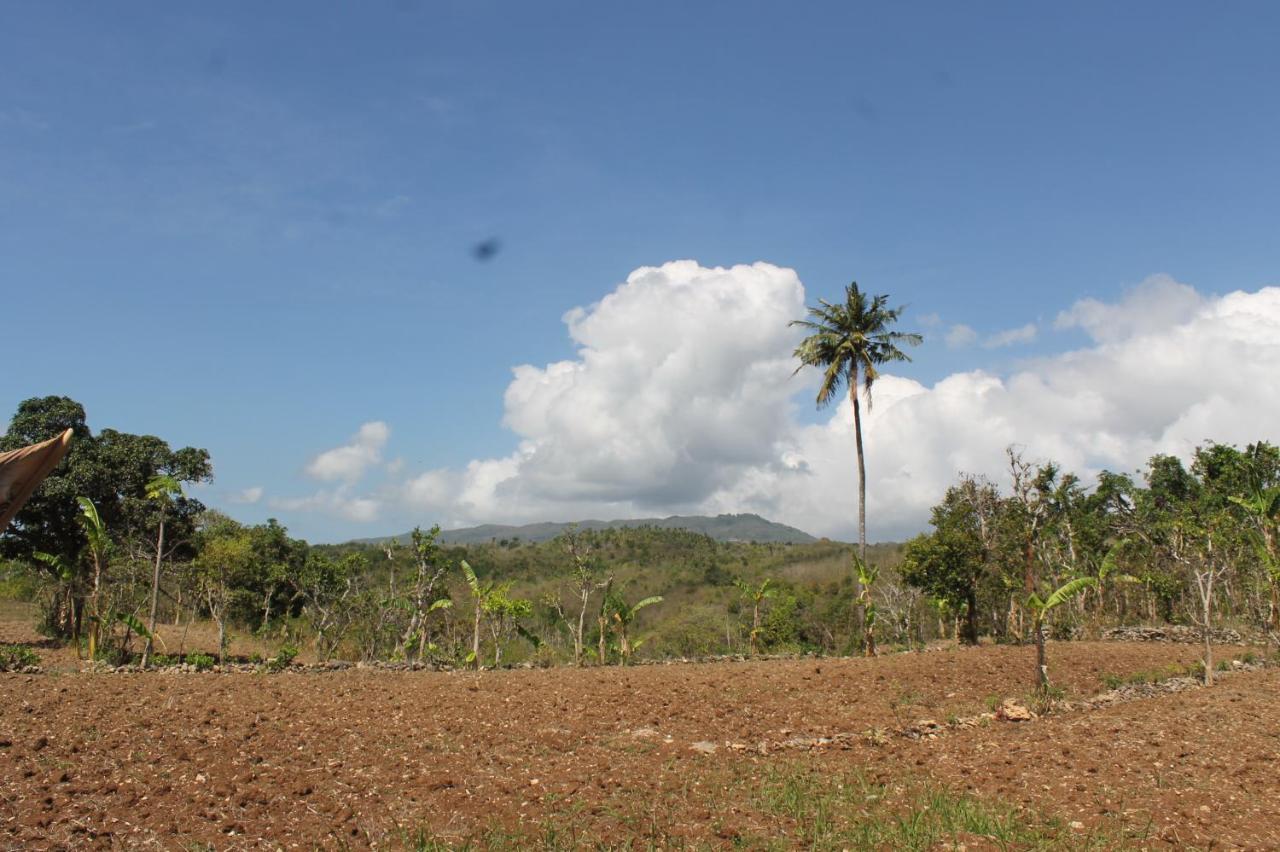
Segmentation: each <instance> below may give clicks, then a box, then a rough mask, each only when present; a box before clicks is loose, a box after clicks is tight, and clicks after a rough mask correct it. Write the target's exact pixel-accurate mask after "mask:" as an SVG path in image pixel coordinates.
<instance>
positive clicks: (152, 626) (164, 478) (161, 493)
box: [142, 473, 182, 669]
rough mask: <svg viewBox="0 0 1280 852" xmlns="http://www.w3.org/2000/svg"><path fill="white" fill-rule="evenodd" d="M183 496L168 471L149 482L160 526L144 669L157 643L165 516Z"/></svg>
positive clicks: (153, 572) (175, 480)
mask: <svg viewBox="0 0 1280 852" xmlns="http://www.w3.org/2000/svg"><path fill="white" fill-rule="evenodd" d="M181 496H182V484H181V483H179V482H178V480H177V479H176V478H175V477H173V476H170V475H169V474H167V473H162V474H160V475H159V476H156V477H153V478H152V479H151V481H150V482H148V483H147V499H148V500H150V501H152V502H153V503H155V504H156V505H157V506H158V507H159V509H160V528H159V532H158V533H157V534H156V559H155V567H154V569H153V570H152V572H151V606H150V609H149V610H148V615H147V629H146V630H144V631H142V634H143V635H145V636H146V639H147V644H146V645H145V646H144V647H143V649H142V667H143V668H144V669H145V668H146V667H147V663H149V662H150V661H151V649H152V646H153V645H154V644H155V643H154V638H153V635H154V634H155V632H156V603H157V602H158V600H159V597H160V563H161V561H162V560H163V559H164V522H165V517H166V515H167V514H168V512H169V506H170V504H171V503H172V502H173V498H175V497H181Z"/></svg>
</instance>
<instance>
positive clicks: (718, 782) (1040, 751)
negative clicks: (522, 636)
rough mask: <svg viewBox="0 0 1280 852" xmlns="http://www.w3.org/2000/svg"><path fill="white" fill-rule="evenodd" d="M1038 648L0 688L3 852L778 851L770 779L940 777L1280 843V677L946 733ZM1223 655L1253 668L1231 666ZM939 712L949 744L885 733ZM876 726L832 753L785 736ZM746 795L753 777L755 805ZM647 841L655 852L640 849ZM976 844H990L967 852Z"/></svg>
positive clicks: (1222, 835)
mask: <svg viewBox="0 0 1280 852" xmlns="http://www.w3.org/2000/svg"><path fill="white" fill-rule="evenodd" d="M1197 651H1198V649H1197V648H1195V647H1192V646H1186V645H1173V644H1154V643H1142V644H1127V643H1084V642H1077V643H1061V644H1059V643H1053V644H1051V646H1050V661H1051V666H1052V667H1051V673H1052V676H1053V678H1054V682H1055V683H1056V684H1057V685H1058V686H1061V687H1063V688H1064V689H1065V690H1066V692H1067V694H1068V695H1073V696H1088V695H1092V694H1095V693H1099V692H1102V691H1104V689H1105V687H1104V685H1103V682H1102V679H1103V676H1104V675H1108V674H1110V675H1124V674H1128V673H1132V672H1137V671H1146V670H1153V669H1158V668H1160V667H1162V666H1166V665H1170V664H1179V665H1185V664H1188V663H1191V662H1193V661H1194V660H1195V659H1196V656H1197ZM1033 653H1034V651H1033V650H1032V649H1029V648H1016V647H983V648H974V649H950V650H939V651H930V652H927V653H912V654H899V655H893V656H885V657H880V658H877V659H871V660H864V659H802V660H787V661H767V662H745V663H709V664H675V665H654V666H636V667H632V668H608V669H581V670H579V669H571V668H559V669H548V670H512V671H496V672H480V673H470V672H465V673H464V672H455V673H442V672H387V671H372V670H360V669H355V670H347V671H343V672H333V673H296V672H286V673H282V674H246V673H229V674H215V673H205V674H177V673H146V674H119V673H104V674H89V673H78V672H65V673H56V672H54V673H43V674H34V675H23V674H5V675H0V708H2V709H0V846H3V847H23V848H53V847H60V846H61V847H67V848H85V847H102V848H107V847H118V846H135V845H137V846H146V845H150V846H153V847H156V848H190V846H192V845H194V844H211V845H213V846H214V847H216V848H219V849H224V848H258V847H262V848H313V847H314V846H316V845H317V844H319V845H342V846H348V847H368V846H375V847H390V848H395V847H399V846H404V845H406V844H411V842H412V840H413V837H414V835H415V834H416V833H417V832H419V831H422V832H424V833H426V834H429V835H430V836H431V837H433V838H435V840H437V841H439V842H441V843H462V842H464V841H466V840H467V839H469V838H472V839H474V838H483V837H485V836H486V833H487V832H493V831H495V830H501V831H502V832H504V833H507V836H512V835H514V836H520V835H526V836H527V837H528V838H530V841H529V842H530V843H533V842H535V841H536V839H537V838H538V837H540V836H542V834H543V833H544V832H545V830H546V827H547V826H549V825H553V826H554V825H572V826H573V828H574V831H575V833H580V834H581V836H582V837H589V838H590V839H591V842H593V843H596V842H603V843H622V842H625V841H627V840H633V841H634V840H636V839H637V838H643V837H646V836H649V837H651V838H652V837H654V836H658V835H657V833H658V832H660V833H661V837H662V838H663V843H671V842H674V841H675V840H682V841H687V842H689V843H690V844H693V845H695V846H697V845H702V846H710V847H712V848H720V847H723V848H729V847H731V846H732V845H733V844H734V843H735V842H739V843H740V842H742V840H743V838H752V837H755V838H774V839H775V840H779V841H780V842H781V843H782V844H783V845H784V846H785V845H788V844H787V840H786V838H788V837H791V836H793V835H792V832H794V830H795V828H796V827H795V826H794V825H791V824H789V822H788V820H787V818H786V817H784V816H779V815H778V814H777V813H774V812H770V811H768V810H767V809H764V808H761V807H758V806H757V805H756V804H755V803H753V800H752V798H751V796H750V795H739V794H740V793H741V792H742V791H743V790H746V789H748V788H749V787H750V785H751V784H752V783H754V782H755V780H757V779H759V778H763V777H765V776H767V775H769V774H770V773H776V772H778V771H793V770H810V769H811V770H814V771H816V772H819V773H823V774H829V775H838V774H840V773H843V772H848V771H852V770H857V771H861V772H865V773H866V774H868V775H869V776H871V777H873V778H879V779H882V780H891V779H895V778H900V777H910V778H913V779H918V780H924V781H933V782H938V783H941V784H945V785H946V786H947V787H949V788H952V789H955V790H957V791H971V792H973V793H975V794H976V795H978V796H979V797H990V798H992V799H995V800H999V801H1001V802H1006V803H1011V804H1015V805H1018V806H1023V805H1025V806H1026V807H1028V808H1031V809H1034V810H1036V811H1037V812H1039V813H1043V814H1046V815H1048V816H1050V817H1056V818H1060V819H1062V820H1066V821H1071V822H1073V823H1077V824H1078V827H1080V828H1081V829H1082V830H1084V831H1092V830H1094V829H1095V827H1096V828H1100V829H1105V830H1107V831H1112V832H1116V831H1118V832H1122V833H1121V834H1115V835H1113V836H1117V837H1119V836H1128V835H1125V834H1123V832H1132V833H1133V834H1132V836H1136V837H1142V838H1144V839H1143V840H1142V841H1141V844H1140V845H1150V846H1162V845H1163V846H1185V845H1187V844H1197V845H1207V844H1208V843H1209V841H1210V840H1216V841H1217V842H1218V843H1219V844H1221V843H1224V842H1225V843H1228V844H1235V845H1240V846H1246V847H1251V848H1257V847H1268V846H1278V845H1280V816H1277V814H1280V784H1277V783H1276V782H1275V767H1276V766H1277V765H1280V760H1278V758H1280V714H1277V713H1275V711H1274V706H1275V705H1274V702H1275V698H1276V696H1277V694H1278V689H1280V671H1276V670H1266V671H1260V672H1249V673H1241V674H1234V675H1232V676H1230V677H1229V678H1226V679H1224V680H1223V681H1222V682H1221V683H1220V684H1219V685H1218V686H1216V687H1214V688H1213V689H1207V690H1206V689H1194V690H1188V691H1186V692H1182V693H1179V694H1176V695H1166V696H1160V697H1156V698H1151V699H1143V700H1138V701H1131V702H1127V703H1123V704H1117V705H1115V706H1111V707H1106V708H1101V709H1094V710H1079V711H1067V712H1062V713H1054V714H1051V715H1048V716H1045V717H1041V718H1038V719H1035V720H1033V721H1030V722H1021V723H1013V722H999V721H997V722H991V723H989V724H984V725H977V726H973V727H955V728H948V727H947V724H946V723H947V720H951V721H954V720H955V719H957V718H960V717H968V716H973V715H976V714H981V713H983V712H984V711H987V710H988V709H989V708H990V707H991V706H992V705H993V704H994V703H995V702H996V701H998V700H1000V699H1003V698H1006V697H1010V696H1013V697H1025V696H1027V694H1028V693H1029V692H1030V679H1031V674H1032V662H1031V661H1032V655H1033ZM1218 653H1219V654H1221V655H1222V656H1223V657H1225V658H1230V657H1231V655H1232V654H1233V653H1234V654H1238V653H1239V649H1230V648H1223V649H1219V651H1218ZM922 720H934V721H936V722H937V723H938V725H939V727H940V728H942V729H943V730H942V732H941V733H940V735H939V736H937V737H936V738H932V739H929V738H926V739H918V740H912V739H908V738H905V737H900V736H892V735H890V736H887V737H880V736H877V735H876V732H891V731H893V730H895V729H899V728H902V727H906V726H911V725H915V724H916V723H918V722H920V721H922ZM850 733H856V734H858V736H857V737H853V738H848V739H847V740H846V741H843V742H842V744H841V747H839V748H835V747H831V748H813V749H810V748H795V747H790V748H788V747H783V746H782V744H783V743H785V742H787V741H794V740H797V739H803V738H808V737H812V738H817V737H824V736H832V735H840V734H850ZM744 785H746V786H745V787H744ZM642 845H644V844H642ZM970 848H973V847H970Z"/></svg>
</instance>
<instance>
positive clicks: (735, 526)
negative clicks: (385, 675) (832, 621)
mask: <svg viewBox="0 0 1280 852" xmlns="http://www.w3.org/2000/svg"><path fill="white" fill-rule="evenodd" d="M634 527H653V528H655V529H671V530H687V531H688V532H695V533H701V534H703V535H706V536H710V537H711V538H713V539H715V540H716V541H750V542H783V543H787V544H803V543H805V542H811V541H817V539H815V538H814V537H813V536H811V535H809V534H808V533H807V532H804V531H803V530H798V529H796V528H795V527H789V526H787V525H786V524H779V523H777V522H775V521H770V520H767V519H765V518H762V517H760V516H759V515H754V514H741V515H716V516H715V517H708V516H706V515H672V516H670V517H667V518H633V519H622V520H616V521H573V522H564V523H554V522H550V521H548V522H545V523H540V524H522V525H520V526H508V525H505V524H482V525H480V526H478V527H463V528H461V529H455V530H442V531H441V532H440V541H441V542H443V543H444V544H485V543H487V542H502V543H506V542H508V541H533V542H538V541H550V540H551V539H553V538H555V537H556V536H559V535H562V534H563V533H564V532H565V531H566V530H568V529H571V528H572V529H578V530H584V531H593V532H594V531H599V530H614V529H627V528H634ZM411 536H412V533H411V532H406V533H401V534H400V535H394V536H383V537H381V538H365V539H357V540H356V543H357V544H384V543H386V542H388V541H396V542H399V543H400V544H408V542H409V540H410V538H411Z"/></svg>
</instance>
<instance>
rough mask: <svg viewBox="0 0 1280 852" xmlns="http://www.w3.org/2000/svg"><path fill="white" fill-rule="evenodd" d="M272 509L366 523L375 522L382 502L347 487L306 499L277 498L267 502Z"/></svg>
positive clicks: (318, 493)
mask: <svg viewBox="0 0 1280 852" xmlns="http://www.w3.org/2000/svg"><path fill="white" fill-rule="evenodd" d="M268 503H269V505H270V506H271V507H272V508H273V509H285V510H287V511H293V512H320V513H322V514H327V515H336V516H338V517H341V518H345V519H347V520H349V521H356V522H359V523H368V522H370V521H376V520H377V519H378V518H379V517H380V516H381V512H382V502H381V501H380V500H378V499H377V498H375V497H370V496H366V495H359V494H353V493H352V492H351V489H350V488H349V487H347V486H345V485H344V486H340V487H338V488H335V489H332V490H326V491H317V492H316V493H314V494H312V495H310V496H307V497H277V498H273V499H271V500H270V501H268Z"/></svg>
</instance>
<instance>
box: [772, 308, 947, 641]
mask: <svg viewBox="0 0 1280 852" xmlns="http://www.w3.org/2000/svg"><path fill="white" fill-rule="evenodd" d="M903 311H904V308H900V307H899V308H890V307H889V297H888V296H885V295H879V296H868V295H867V294H866V293H863V292H862V290H861V289H859V288H858V285H857V283H856V282H854V283H851V284H850V285H849V286H848V287H846V288H845V300H844V302H843V303H840V304H832V303H831V302H828V301H826V300H824V299H819V300H818V305H817V307H810V308H809V311H808V316H809V318H808V319H801V320H794V321H793V322H792V323H791V325H793V326H800V327H801V328H804V329H806V330H808V331H809V332H811V333H810V334H809V336H808V337H806V338H805V339H804V340H803V341H802V342H801V344H800V346H799V347H797V348H796V351H795V357H796V358H798V359H799V360H800V367H798V368H797V369H796V372H799V371H800V370H801V369H803V368H804V367H816V368H818V369H820V370H822V371H823V374H822V382H821V384H820V385H819V387H818V397H817V403H818V406H819V407H823V406H826V405H828V404H830V403H831V402H832V401H833V400H834V399H836V397H837V395H838V393H839V391H840V389H841V387H846V388H847V389H848V393H849V403H850V405H851V406H852V407H853V434H854V442H855V445H856V447H857V454H858V558H859V560H861V562H862V564H864V565H865V564H867V470H866V462H865V459H864V454H863V448H862V413H861V408H860V405H859V401H858V387H859V385H860V384H861V386H862V392H863V393H864V394H865V395H866V398H867V410H868V411H870V409H871V400H872V397H871V389H872V386H873V385H874V384H875V381H876V379H877V378H879V376H880V367H881V366H882V365H884V364H888V363H891V362H895V361H910V360H911V359H910V358H909V357H908V356H907V354H906V353H905V352H904V351H903V350H902V348H901V347H902V346H904V345H905V346H917V345H919V344H920V343H921V342H922V341H923V340H924V338H922V337H921V336H920V335H919V334H914V333H909V332H901V331H894V330H893V329H892V327H893V325H894V324H895V323H897V321H898V319H899V318H900V317H901V316H902V313H903ZM864 617H865V611H864ZM874 650H875V649H874V648H869V649H867V652H868V653H874Z"/></svg>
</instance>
